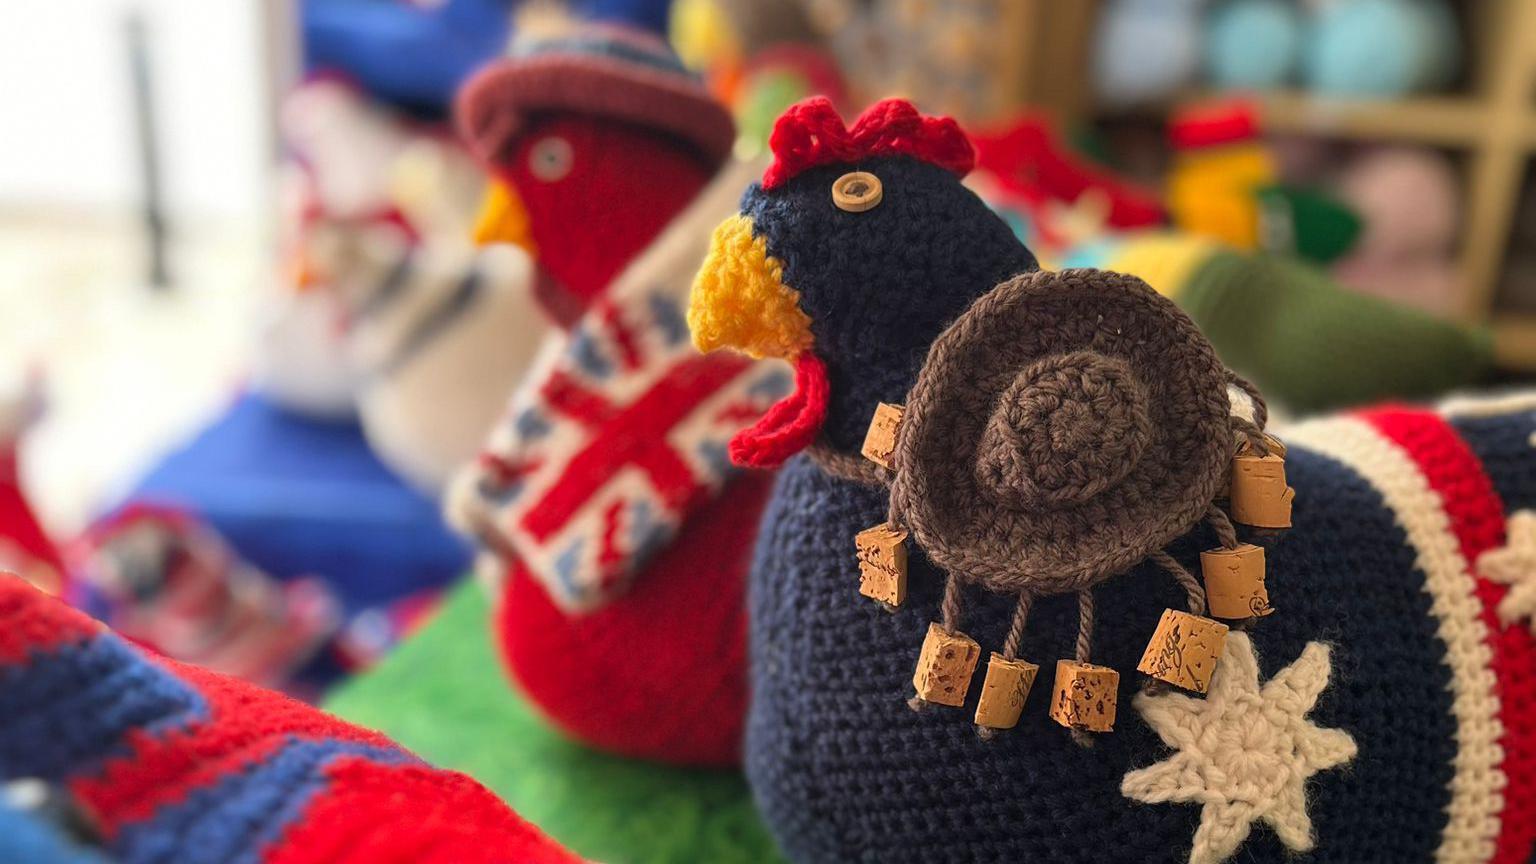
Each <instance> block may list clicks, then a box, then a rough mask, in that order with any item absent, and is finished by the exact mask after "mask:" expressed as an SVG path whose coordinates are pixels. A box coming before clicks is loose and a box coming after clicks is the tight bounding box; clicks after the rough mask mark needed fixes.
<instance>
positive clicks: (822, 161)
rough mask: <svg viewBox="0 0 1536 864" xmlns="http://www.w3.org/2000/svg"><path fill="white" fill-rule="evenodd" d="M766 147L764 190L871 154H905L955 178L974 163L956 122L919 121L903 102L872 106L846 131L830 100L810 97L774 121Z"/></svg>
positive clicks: (887, 101) (922, 118)
mask: <svg viewBox="0 0 1536 864" xmlns="http://www.w3.org/2000/svg"><path fill="white" fill-rule="evenodd" d="M768 146H769V149H771V150H772V151H773V164H772V165H769V166H768V170H767V171H764V172H763V188H764V189H772V188H774V187H775V186H778V185H779V184H781V183H784V182H785V181H787V180H789V179H790V178H792V177H794V176H795V175H797V174H799V173H800V172H802V171H805V170H806V169H809V168H815V167H816V166H818V165H830V164H833V163H837V162H857V161H859V160H860V159H868V158H871V157H874V156H897V155H901V156H911V157H913V158H916V159H921V160H922V161H924V162H928V163H930V164H933V165H937V166H939V167H940V168H943V169H945V170H946V171H952V172H954V173H955V174H956V175H958V176H961V177H964V176H965V175H966V174H968V173H970V170H971V168H972V167H974V165H975V164H976V152H975V150H973V149H972V147H971V141H970V139H969V138H967V137H965V133H964V132H963V131H961V130H960V125H959V124H958V123H956V122H955V121H954V120H953V119H952V118H949V117H925V116H923V115H922V114H919V113H918V111H917V109H916V108H914V107H913V106H912V103H910V102H908V101H906V100H905V99H884V100H882V101H880V102H876V103H875V104H874V105H871V106H870V107H869V109H868V110H866V111H865V112H864V113H863V114H861V115H860V116H859V119H858V120H856V121H854V124H853V128H852V129H850V128H848V127H847V126H845V125H844V124H843V118H842V117H841V116H839V115H838V113H837V109H836V108H834V107H832V100H830V99H828V98H827V97H825V96H813V97H811V98H810V99H807V100H805V101H803V102H799V103H796V104H794V105H791V106H790V107H789V109H788V110H786V111H785V112H784V114H783V115H782V116H780V117H779V120H778V122H777V123H775V124H774V125H773V135H772V136H771V137H770V138H769V139H768Z"/></svg>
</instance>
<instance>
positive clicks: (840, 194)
mask: <svg viewBox="0 0 1536 864" xmlns="http://www.w3.org/2000/svg"><path fill="white" fill-rule="evenodd" d="M883 197H885V190H884V189H883V188H882V187H881V186H880V178H879V177H876V176H875V175H873V174H871V173H869V172H868V171H850V172H848V173H847V174H844V175H843V176H841V177H839V178H837V180H835V181H833V183H832V203H833V204H834V205H836V206H837V209H839V210H846V211H848V212H849V213H863V212H864V211H865V210H873V209H874V208H876V207H878V206H880V199H881V198H883Z"/></svg>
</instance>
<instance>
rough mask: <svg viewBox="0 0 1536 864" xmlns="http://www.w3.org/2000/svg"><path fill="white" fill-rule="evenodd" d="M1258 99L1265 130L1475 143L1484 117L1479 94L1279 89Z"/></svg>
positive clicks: (1464, 144) (1457, 144)
mask: <svg viewBox="0 0 1536 864" xmlns="http://www.w3.org/2000/svg"><path fill="white" fill-rule="evenodd" d="M1258 105H1259V111H1260V114H1261V116H1262V119H1263V123H1264V128H1265V129H1266V130H1267V131H1273V132H1293V133H1302V134H1307V135H1321V136H1328V137H1335V138H1348V139H1353V140H1366V141H1384V140H1386V141H1410V142H1415V143H1422V144H1434V145H1439V146H1447V147H1470V146H1473V145H1475V144H1477V143H1478V142H1479V141H1481V140H1482V137H1483V134H1484V133H1483V128H1484V125H1485V121H1486V119H1487V117H1486V116H1485V115H1486V113H1487V109H1486V108H1485V107H1484V105H1483V103H1482V102H1481V101H1480V100H1477V99H1472V98H1464V97H1455V96H1425V97H1416V98H1412V99H1404V100H1400V101H1391V102H1386V101H1369V100H1360V99H1320V98H1318V97H1316V96H1314V95H1310V94H1307V93H1303V92H1291V91H1281V92H1275V93H1266V94H1263V95H1262V96H1260V97H1258Z"/></svg>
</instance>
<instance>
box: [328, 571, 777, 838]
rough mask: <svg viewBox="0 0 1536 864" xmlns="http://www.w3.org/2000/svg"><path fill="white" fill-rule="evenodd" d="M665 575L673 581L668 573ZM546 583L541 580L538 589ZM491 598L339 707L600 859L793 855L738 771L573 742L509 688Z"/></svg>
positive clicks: (334, 705) (430, 634)
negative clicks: (768, 826)
mask: <svg viewBox="0 0 1536 864" xmlns="http://www.w3.org/2000/svg"><path fill="white" fill-rule="evenodd" d="M657 581H658V582H664V581H667V580H657ZM532 587H533V590H537V586H532ZM490 614H491V603H490V601H489V600H488V599H487V596H486V593H485V591H484V589H482V587H481V586H480V585H478V584H475V583H474V582H473V581H467V582H465V583H464V584H462V585H460V586H459V587H458V588H457V589H456V590H455V591H454V593H453V594H452V595H451V596H449V597H448V599H446V600H445V601H444V603H443V606H442V607H441V609H440V610H439V612H438V614H437V615H436V617H434V618H433V619H432V620H431V621H428V622H427V623H426V624H425V625H423V626H422V628H421V629H420V630H419V631H418V632H417V633H416V635H415V636H413V637H412V638H411V639H410V640H408V641H407V642H406V643H405V644H403V645H401V646H400V648H399V650H397V651H396V652H395V653H393V654H392V655H390V657H389V658H387V659H386V660H385V661H384V662H383V663H381V664H379V666H378V667H376V668H375V669H373V670H370V671H369V672H368V673H366V674H364V675H361V676H358V677H357V678H355V679H353V680H351V681H349V682H348V683H347V684H346V685H345V686H344V687H342V688H341V689H340V690H338V691H337V692H336V693H335V694H334V695H333V696H332V698H331V700H330V702H329V704H328V705H327V708H329V709H330V710H332V711H335V712H336V713H337V714H339V715H341V716H342V717H345V718H347V719H348V720H351V721H354V722H357V723H362V724H364V725H369V726H374V727H377V728H379V729H382V730H384V731H386V732H387V733H389V734H390V735H391V736H392V737H394V738H395V739H396V740H398V741H400V742H401V743H403V744H404V745H405V746H407V747H410V748H411V749H412V750H413V751H415V752H417V753H419V754H421V755H422V756H424V757H426V758H428V759H431V760H432V761H433V762H435V763H437V764H439V765H444V766H447V767H450V768H454V769H457V770H460V771H465V772H468V773H469V774H472V775H473V776H475V777H476V778H478V779H479V780H481V781H482V782H484V783H485V784H486V785H488V786H490V787H491V788H492V789H493V790H495V791H496V793H497V794H498V795H500V796H501V797H502V798H504V799H505V800H506V801H507V802H508V803H509V804H510V805H511V806H513V807H514V808H516V809H517V811H518V812H519V813H520V814H522V816H523V817H524V818H526V819H528V820H529V821H531V822H533V823H534V824H536V825H538V826H539V827H540V828H541V829H542V830H544V831H545V832H547V833H548V834H549V835H550V836H551V837H553V838H555V839H556V840H557V841H559V842H560V843H562V844H564V845H566V846H568V847H569V848H571V849H572V850H574V851H575V852H577V853H578V854H580V855H583V856H585V857H588V858H591V859H592V860H594V861H609V862H626V864H673V862H692V861H708V862H712V864H713V862H721V864H771V862H774V861H778V860H781V859H780V858H779V856H778V855H777V854H776V853H775V851H774V845H773V841H772V840H771V839H770V838H769V837H768V835H767V833H766V831H765V830H764V829H763V826H762V822H761V820H760V819H759V817H758V815H757V811H756V809H755V808H754V807H753V804H752V797H751V794H750V792H749V791H748V790H747V788H746V784H745V783H744V782H743V781H742V779H741V776H740V775H739V774H737V773H736V772H726V771H712V770H696V769H681V768H671V767H667V766H664V765H658V764H657V763H655V762H649V761H637V760H630V759H623V758H616V757H613V756H609V755H606V754H603V753H599V752H597V751H595V750H592V749H589V748H587V747H583V746H580V745H578V744H573V743H572V742H571V741H570V740H569V739H568V738H567V737H565V736H564V735H562V734H561V733H560V732H559V731H557V730H556V729H555V728H553V727H552V726H551V725H550V724H549V723H547V722H546V721H545V720H544V719H543V718H542V717H541V716H540V709H539V707H538V706H537V705H536V704H534V703H533V702H532V701H531V700H528V699H525V698H523V697H522V696H521V695H520V694H518V693H517V692H516V691H514V690H512V689H510V688H508V687H507V686H506V684H505V683H504V680H503V679H502V677H501V673H500V671H499V669H498V668H497V667H498V664H497V662H496V656H495V654H496V651H497V646H496V641H495V640H496V638H498V636H499V634H496V633H492V632H490V631H487V629H486V628H485V626H484V622H485V620H486V618H487V616H489V615H490Z"/></svg>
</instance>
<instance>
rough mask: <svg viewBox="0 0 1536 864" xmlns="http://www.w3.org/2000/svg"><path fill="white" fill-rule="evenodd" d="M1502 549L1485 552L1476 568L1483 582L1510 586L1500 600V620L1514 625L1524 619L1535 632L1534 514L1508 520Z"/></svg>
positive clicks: (1535, 528)
mask: <svg viewBox="0 0 1536 864" xmlns="http://www.w3.org/2000/svg"><path fill="white" fill-rule="evenodd" d="M1507 535H1508V540H1507V541H1506V542H1505V544H1504V546H1502V547H1500V548H1498V549H1493V550H1490V551H1488V552H1484V553H1483V554H1482V556H1481V557H1480V558H1478V559H1477V569H1478V572H1479V573H1480V574H1482V576H1483V577H1484V578H1486V579H1491V580H1493V581H1494V582H1497V583H1499V584H1501V585H1508V586H1509V593H1507V594H1505V595H1504V597H1503V599H1501V600H1500V601H1499V606H1498V611H1499V620H1500V621H1502V622H1504V624H1505V625H1506V626H1515V625H1516V624H1518V623H1519V622H1520V621H1522V620H1524V621H1525V622H1526V624H1527V625H1528V626H1529V627H1530V628H1531V632H1532V633H1536V511H1533V510H1522V511H1520V512H1519V513H1516V514H1515V515H1513V516H1511V517H1509V528H1508V529H1507Z"/></svg>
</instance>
